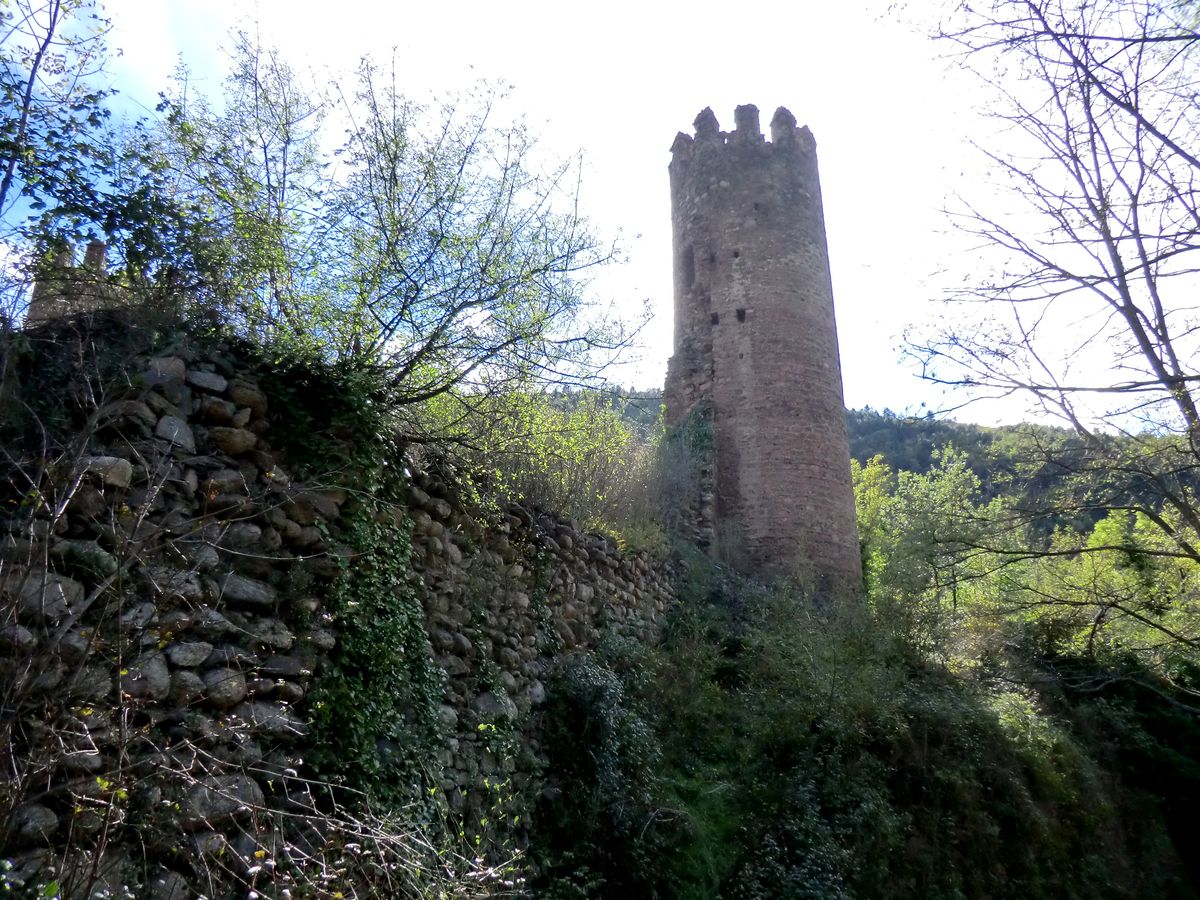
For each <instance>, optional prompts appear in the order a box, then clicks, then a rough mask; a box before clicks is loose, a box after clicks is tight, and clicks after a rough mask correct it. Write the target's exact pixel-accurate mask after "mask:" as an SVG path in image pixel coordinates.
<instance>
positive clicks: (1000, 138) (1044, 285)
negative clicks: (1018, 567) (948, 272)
mask: <svg viewBox="0 0 1200 900" xmlns="http://www.w3.org/2000/svg"><path fill="white" fill-rule="evenodd" d="M1194 12H1195V11H1194V9H1193V8H1192V6H1191V5H1184V4H1178V3H1169V2H1164V0H1073V2H1069V0H1021V2H999V0H997V2H992V3H988V4H985V5H983V6H979V7H975V6H973V5H972V6H968V5H967V4H962V5H961V6H960V7H959V8H958V9H957V10H956V11H955V12H954V14H953V16H952V18H951V20H950V21H948V22H947V23H945V24H944V25H943V26H942V28H941V31H940V37H942V38H943V39H944V40H945V41H947V42H950V43H951V44H953V45H954V47H955V48H956V49H957V50H958V51H960V53H961V63H962V66H963V67H964V69H966V70H968V71H970V72H972V73H974V75H976V76H977V77H978V78H980V79H982V81H983V82H984V84H985V87H986V89H987V91H988V92H990V96H992V97H993V98H994V101H993V103H992V105H991V106H990V109H989V115H990V117H991V119H992V121H993V122H995V123H996V125H997V126H998V127H997V128H996V130H995V133H994V134H993V135H992V136H991V137H990V138H989V139H988V141H987V142H986V143H979V144H977V147H978V149H979V150H980V152H982V153H983V154H984V156H985V158H986V161H987V163H988V165H989V168H990V171H991V172H993V173H994V175H995V181H996V185H995V186H996V187H997V188H999V190H998V191H997V192H996V193H995V194H994V196H993V199H992V200H990V201H989V203H990V206H985V205H984V204H982V203H980V202H975V201H972V200H964V201H963V202H962V205H961V207H960V208H959V209H958V210H957V211H956V212H955V213H954V216H955V220H956V223H957V225H958V226H959V227H960V228H961V229H962V230H963V231H964V232H966V233H967V234H968V235H970V236H972V237H974V238H976V239H977V242H978V243H977V246H978V250H979V253H980V255H981V256H982V257H983V258H985V259H987V260H989V261H990V262H991V264H992V265H991V266H990V267H979V268H977V272H978V271H982V272H983V274H981V275H980V274H975V275H972V276H970V277H969V278H968V280H967V282H966V286H965V287H964V288H962V289H960V290H956V291H954V292H952V293H951V294H950V295H949V296H948V297H947V298H946V299H947V301H948V302H949V303H951V304H953V305H955V306H956V307H957V308H956V309H955V310H954V314H953V315H950V316H946V317H945V319H944V321H945V323H946V324H945V325H944V326H942V327H941V330H939V331H938V332H936V333H933V334H927V335H923V336H921V337H920V338H918V339H914V340H913V341H912V351H913V353H914V354H915V355H917V356H918V357H919V358H920V359H921V361H922V363H923V365H924V372H925V375H926V377H928V378H930V379H932V380H935V381H937V382H940V383H943V384H947V385H952V386H956V387H961V388H965V389H967V391H968V392H970V394H971V395H972V396H976V397H978V396H991V397H997V396H1013V395H1023V396H1025V397H1027V398H1031V399H1032V400H1033V401H1035V403H1036V405H1037V406H1040V407H1041V409H1042V410H1043V411H1045V412H1047V413H1050V414H1052V415H1054V416H1057V417H1058V418H1060V419H1061V420H1063V421H1064V422H1066V423H1067V424H1068V425H1069V426H1070V427H1071V428H1073V429H1074V430H1075V431H1076V432H1077V434H1078V435H1079V437H1080V443H1078V444H1076V446H1075V448H1074V449H1073V451H1072V454H1071V457H1070V459H1069V462H1064V465H1063V474H1064V476H1065V477H1069V478H1070V479H1071V484H1072V485H1073V486H1074V487H1075V488H1079V487H1080V486H1081V485H1084V484H1085V483H1086V484H1087V489H1086V491H1085V492H1084V493H1085V495H1083V494H1081V495H1078V496H1076V497H1075V498H1074V499H1073V500H1070V501H1068V502H1070V503H1073V504H1076V505H1078V506H1083V507H1088V508H1091V509H1111V508H1132V509H1136V510H1138V511H1141V512H1143V513H1145V514H1146V515H1148V516H1149V517H1150V518H1151V520H1152V521H1154V522H1155V523H1156V524H1157V525H1158V526H1159V527H1160V528H1161V530H1162V531H1163V533H1164V534H1165V535H1166V536H1168V537H1169V538H1170V539H1171V540H1172V541H1173V542H1174V544H1175V546H1176V547H1177V548H1178V549H1179V551H1180V552H1182V553H1183V554H1185V555H1186V556H1188V557H1190V558H1191V559H1193V560H1197V561H1200V554H1198V553H1197V551H1196V547H1197V541H1196V537H1197V535H1198V534H1200V496H1198V494H1197V486H1198V483H1200V479H1198V478H1197V477H1196V474H1197V464H1198V463H1200V397H1198V396H1197V389H1198V387H1200V368H1198V367H1197V360H1200V355H1198V351H1200V344H1198V336H1200V331H1198V327H1200V319H1198V318H1197V310H1198V308H1200V307H1198V305H1197V301H1196V288H1197V284H1198V279H1197V272H1198V265H1200V256H1198V251H1200V194H1198V192H1197V191H1198V187H1200V158H1198V157H1200V140H1198V138H1200V105H1198V104H1197V103H1196V96H1197V89H1198V88H1200V68H1198V67H1197V60H1198V57H1197V53H1198V52H1200V33H1198V32H1197V31H1196V28H1195V24H1194V22H1195V18H1194ZM1053 456H1054V454H1053V453H1051V455H1050V456H1049V457H1045V458H1043V459H1042V460H1041V461H1040V462H1041V464H1042V465H1054V464H1055V459H1054V458H1053Z"/></svg>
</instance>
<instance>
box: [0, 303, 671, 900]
mask: <svg viewBox="0 0 1200 900" xmlns="http://www.w3.org/2000/svg"><path fill="white" fill-rule="evenodd" d="M4 352H5V354H6V358H5V360H4V363H3V367H2V369H3V371H4V372H5V373H6V375H5V383H4V386H3V387H4V391H3V395H4V397H5V410H4V419H3V422H2V423H0V428H3V430H4V441H3V443H4V446H5V449H6V452H7V454H8V455H7V458H6V459H5V460H4V463H3V465H4V470H3V476H2V478H0V493H2V497H0V500H2V502H3V503H4V508H3V520H2V526H3V527H2V533H0V542H2V543H0V594H2V597H3V604H2V606H0V614H2V620H0V689H2V691H3V701H4V703H3V710H4V714H3V723H2V727H3V730H4V733H3V740H0V747H3V751H2V752H3V755H4V768H5V772H6V776H5V777H6V780H5V781H4V782H3V784H2V785H0V860H3V869H4V871H3V872H0V879H3V884H4V885H5V886H6V887H8V888H10V889H11V890H17V891H34V892H39V891H40V892H44V893H43V895H44V896H55V895H57V896H63V897H67V896H70V897H77V896H78V897H84V896H91V895H93V894H94V893H95V892H96V891H97V890H99V891H109V892H110V895H111V896H127V895H129V896H152V897H172V898H177V897H187V896H194V895H196V894H205V895H207V896H232V895H233V894H235V893H238V892H242V893H244V892H245V891H246V890H251V889H252V890H255V891H258V892H259V893H260V894H262V895H264V896H270V895H281V894H280V892H281V891H283V890H285V889H286V890H288V891H291V892H292V895H293V896H303V895H305V894H304V891H310V892H315V894H314V895H320V896H333V895H336V894H337V893H338V892H342V893H343V894H344V895H345V896H352V895H353V894H354V891H355V890H357V891H360V892H361V891H362V889H363V888H362V885H364V884H366V885H369V886H370V887H371V890H374V891H376V892H377V893H376V894H375V895H378V896H385V895H386V896H404V895H406V894H408V893H418V892H419V890H421V889H425V888H427V887H428V883H429V882H428V879H431V878H434V879H435V878H436V877H438V873H439V872H441V873H442V875H443V876H445V877H447V878H449V877H452V876H453V874H454V873H453V871H451V870H453V869H454V868H455V867H456V866H464V865H465V866H470V865H477V863H473V862H472V861H471V859H472V857H476V856H480V855H481V854H480V853H479V851H480V850H481V849H483V848H482V844H483V842H484V841H487V840H490V839H493V838H496V839H499V838H502V840H497V843H502V844H503V846H504V847H506V848H508V849H509V850H511V849H512V848H514V847H517V846H519V845H520V842H521V836H522V833H523V830H524V828H525V827H526V826H527V824H528V811H529V810H530V809H531V808H532V801H533V798H534V797H535V796H536V795H537V794H538V793H539V791H540V789H541V785H542V783H543V777H544V773H543V767H544V758H543V751H542V747H541V745H540V742H539V717H540V712H539V711H540V710H541V709H542V708H543V704H545V703H546V700H547V696H546V695H547V684H549V683H551V682H550V679H549V677H548V676H549V673H550V672H551V671H552V670H553V669H554V668H555V667H556V666H557V665H558V664H559V662H560V660H562V659H564V658H567V657H568V656H569V655H570V654H572V653H573V652H575V651H579V650H583V649H586V648H588V647H590V646H592V645H593V644H594V643H595V642H596V641H597V640H598V638H599V636H600V635H601V633H604V632H616V633H619V634H622V635H625V636H626V637H630V638H634V639H638V640H646V641H652V640H654V639H656V637H657V634H658V630H659V624H660V621H661V618H662V616H663V613H664V611H665V610H666V609H667V607H668V606H669V605H670V603H671V600H672V592H671V588H670V578H669V566H666V565H665V564H663V563H662V561H661V560H657V559H653V558H651V557H650V556H648V555H646V554H634V555H622V554H621V553H619V552H618V551H617V549H616V547H615V545H614V544H613V543H612V541H611V540H610V539H607V538H603V537H599V536H596V535H589V534H585V533H583V532H582V531H581V530H580V529H579V528H578V527H576V526H575V525H574V524H573V523H571V522H569V521H566V520H563V519H559V518H556V517H555V516H553V515H551V514H549V513H547V512H545V511H542V510H539V509H534V508H530V507H527V506H523V505H519V504H510V503H506V502H502V501H499V500H497V501H496V502H495V503H494V504H493V505H492V507H491V508H490V509H489V510H488V511H487V512H486V514H485V513H483V512H480V511H478V510H476V509H474V508H473V507H471V505H470V504H469V503H468V502H467V501H466V500H465V499H464V497H468V496H475V494H474V492H472V491H460V490H459V489H458V488H457V487H456V482H455V477H454V475H453V473H452V471H451V470H450V468H449V467H448V466H447V465H444V464H442V463H441V462H439V461H438V460H437V458H436V457H433V456H429V455H426V456H425V457H424V458H423V459H419V458H417V457H416V456H415V455H413V454H412V453H410V452H406V450H405V448H403V447H402V446H400V445H399V444H397V443H396V442H395V440H394V438H393V436H392V429H391V427H390V423H389V422H388V419H387V405H386V402H385V401H386V396H385V395H384V394H383V393H381V392H380V390H379V389H378V388H377V387H376V386H374V385H373V384H372V383H371V380H370V378H369V376H367V375H364V374H362V373H344V372H338V371H337V370H335V369H332V368H328V367H324V366H321V365H318V364H306V365H304V364H299V363H288V364H286V365H284V364H281V363H280V362H279V361H278V360H264V359H263V358H262V357H261V356H260V355H259V354H258V353H257V352H255V351H254V350H252V349H251V348H248V347H246V346H243V345H241V344H239V343H237V342H233V341H230V340H227V339H221V338H212V337H202V336H197V335H196V334H194V333H187V332H182V331H178V330H173V329H166V328H164V329H159V330H157V331H155V330H152V329H138V328H135V327H131V326H130V323H128V322H125V321H119V320H117V319H116V318H113V317H111V316H97V317H95V318H93V319H89V320H86V321H84V320H76V321H73V322H56V323H48V324H47V325H46V326H43V327H41V328H39V329H36V330H33V331H30V332H28V333H26V334H24V335H21V336H19V340H15V341H10V342H8V343H7V344H6V345H5V347H4ZM447 822H458V823H462V824H461V826H460V825H454V826H450V827H449V828H446V823H447ZM439 829H440V830H441V831H442V832H444V833H443V834H441V835H440V836H439V835H438V832H439ZM498 830H503V831H504V834H503V835H499V834H498V833H497V832H498ZM447 833H448V834H447ZM444 840H450V841H451V842H453V841H454V840H459V841H461V840H466V841H468V842H469V843H470V844H472V846H468V847H466V848H461V850H462V852H460V853H458V855H455V854H454V853H447V852H446V850H445V847H446V845H445V844H442V843H439V842H440V841H444ZM364 848H366V849H364ZM405 854H408V856H407V857H406V856H405ZM414 854H415V856H414ZM422 854H424V856H422ZM482 856H483V857H485V858H486V854H482ZM414 873H423V874H420V876H419V877H420V878H422V879H425V880H426V883H425V888H422V887H421V885H418V884H413V883H411V879H413V878H416V877H418V875H416V874H414ZM356 884H357V885H358V887H357V888H356V887H355V885H356ZM360 895H361V894H360Z"/></svg>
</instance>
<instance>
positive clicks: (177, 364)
mask: <svg viewBox="0 0 1200 900" xmlns="http://www.w3.org/2000/svg"><path fill="white" fill-rule="evenodd" d="M146 371H148V372H152V373H153V374H155V375H160V376H163V377H166V378H174V379H177V380H178V381H183V379H184V378H185V377H186V376H187V364H186V363H185V362H184V361H183V360H182V359H180V358H179V357H178V356H156V357H155V358H154V359H151V360H150V361H149V362H148V363H147V364H146Z"/></svg>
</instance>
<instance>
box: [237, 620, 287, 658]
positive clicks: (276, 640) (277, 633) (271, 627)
mask: <svg viewBox="0 0 1200 900" xmlns="http://www.w3.org/2000/svg"><path fill="white" fill-rule="evenodd" d="M248 630H249V632H250V634H251V635H253V637H254V642H255V643H257V644H262V645H263V646H264V647H270V648H272V649H274V650H290V649H292V645H293V644H295V643H296V636H295V635H294V634H292V632H291V631H290V630H289V629H288V627H287V626H286V625H284V624H283V622H282V621H280V620H279V619H270V618H268V619H259V620H258V621H257V622H255V623H254V624H253V625H251V626H250V628H249V629H248Z"/></svg>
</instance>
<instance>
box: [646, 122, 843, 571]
mask: <svg viewBox="0 0 1200 900" xmlns="http://www.w3.org/2000/svg"><path fill="white" fill-rule="evenodd" d="M702 116H703V117H704V118H703V119H698V120H697V121H698V122H700V123H703V131H701V130H698V131H697V134H696V137H695V139H692V138H689V137H688V136H686V135H683V136H681V137H680V138H679V139H677V140H676V142H675V145H674V146H673V148H672V157H673V158H672V162H671V210H672V223H673V234H674V237H675V253H674V258H675V279H674V281H675V310H676V315H675V322H676V324H675V346H674V355H673V357H672V359H671V362H670V363H669V365H668V370H667V382H666V388H665V390H664V397H663V399H664V402H665V418H666V421H667V424H668V425H683V424H684V423H685V422H687V421H688V420H689V417H690V416H693V415H695V416H697V417H699V419H700V421H698V422H697V424H698V425H700V424H703V425H708V426H715V427H713V428H712V434H713V441H712V450H711V457H710V459H709V460H708V462H710V463H711V468H710V469H709V471H711V475H708V476H706V477H705V478H702V479H700V480H699V483H697V484H694V485H692V486H691V488H692V497H691V498H690V499H691V503H690V506H691V509H690V513H691V517H692V519H693V525H694V530H695V536H696V537H697V538H698V539H699V540H700V541H701V542H702V543H704V544H706V545H711V543H712V542H713V541H714V539H715V538H716V537H717V536H718V531H719V532H720V536H721V538H722V539H723V540H722V544H723V548H722V549H723V551H724V552H725V554H726V555H727V556H730V557H732V558H733V560H734V561H735V562H736V563H737V564H738V565H740V566H743V567H752V568H753V569H754V570H756V571H759V572H767V573H770V574H784V573H789V574H791V573H796V572H798V571H799V570H800V569H801V567H803V568H805V569H807V568H809V567H811V569H812V570H814V574H815V575H816V581H817V583H818V584H819V585H824V586H825V587H823V588H821V590H827V589H829V588H836V589H841V590H846V591H851V592H856V591H860V590H861V587H862V573H861V559H860V553H859V544H858V535H857V530H856V526H855V508H854V493H853V486H852V484H851V480H850V452H849V444H848V440H847V433H846V418H845V413H844V406H843V403H842V381H841V372H840V369H839V366H838V343H837V330H836V326H835V324H834V302H833V293H832V282H831V279H830V274H829V257H828V251H827V247H826V240H825V228H824V221H823V217H822V213H821V203H820V190H819V187H818V175H817V159H816V153H815V145H814V143H813V140H812V135H811V133H809V132H808V131H807V130H805V129H798V128H797V127H796V124H795V117H794V116H792V115H791V113H789V112H787V111H786V110H784V109H782V108H781V109H780V110H779V111H778V112H777V113H776V115H775V118H774V120H773V121H772V126H771V140H770V141H764V140H763V139H762V135H761V133H760V132H759V127H758V111H757V109H756V108H755V107H753V106H741V107H738V110H737V113H736V117H737V128H736V130H735V131H734V132H733V133H732V134H731V135H730V139H729V140H728V141H723V140H721V139H720V138H719V136H716V137H715V139H714V133H715V132H717V127H716V122H715V118H714V117H713V115H712V112H711V110H706V111H705V113H702ZM713 185H720V189H719V190H713V189H712V187H713ZM760 207H761V208H762V209H764V210H769V214H768V215H750V214H749V213H748V212H747V211H748V210H759V209H760ZM748 216H749V217H748ZM798 298H802V301H800V302H798ZM800 460H802V461H803V463H802V464H797V461H800ZM706 493H712V494H713V495H714V501H715V502H713V503H711V504H710V503H706V502H705V500H704V495H705V494H706ZM798 511H802V513H800V514H798ZM735 536H736V537H735Z"/></svg>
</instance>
